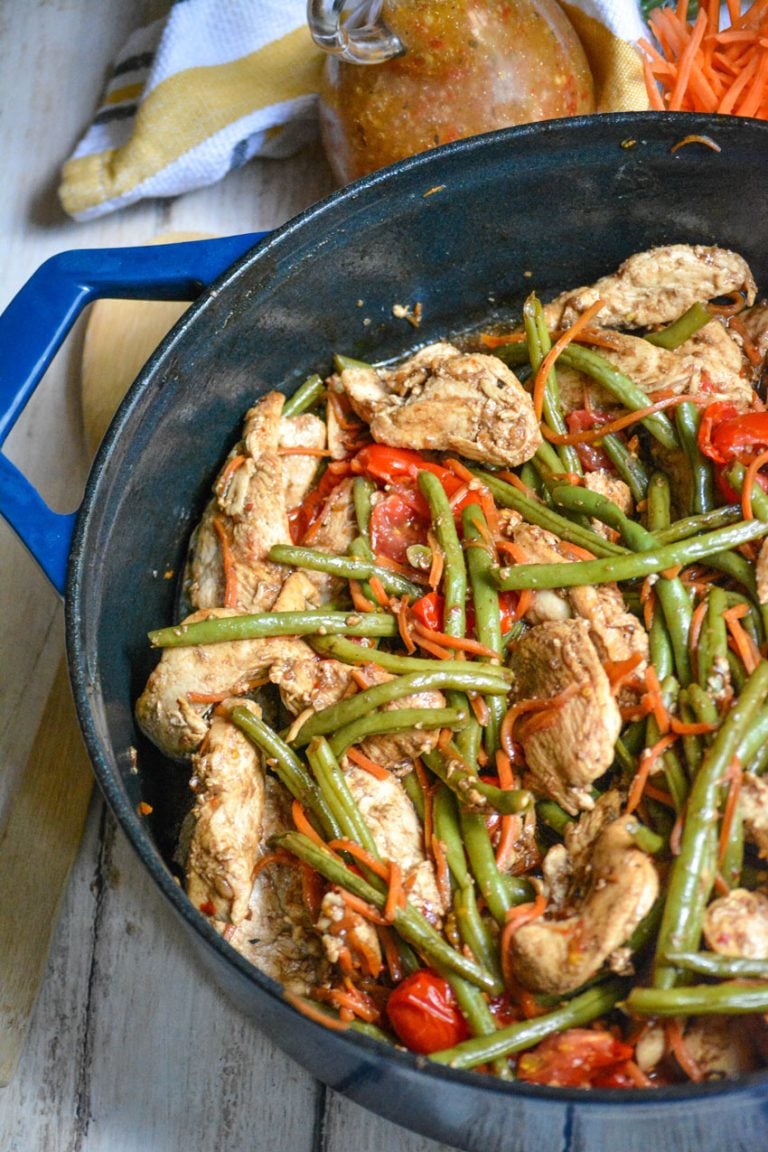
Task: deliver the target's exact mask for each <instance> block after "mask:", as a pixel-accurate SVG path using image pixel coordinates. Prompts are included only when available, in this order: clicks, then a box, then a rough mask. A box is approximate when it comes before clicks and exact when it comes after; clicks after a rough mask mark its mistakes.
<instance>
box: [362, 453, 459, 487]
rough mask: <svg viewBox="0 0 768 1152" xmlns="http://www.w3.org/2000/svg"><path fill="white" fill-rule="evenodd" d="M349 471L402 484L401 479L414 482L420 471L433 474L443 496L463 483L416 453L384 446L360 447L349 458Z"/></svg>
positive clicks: (448, 471) (440, 466) (441, 467)
mask: <svg viewBox="0 0 768 1152" xmlns="http://www.w3.org/2000/svg"><path fill="white" fill-rule="evenodd" d="M352 471H353V472H361V473H363V474H364V475H366V476H370V478H371V479H372V480H380V481H383V482H384V483H385V484H401V483H402V482H403V481H404V480H411V481H415V480H416V478H417V476H418V474H419V472H432V473H433V475H435V476H437V478H438V479H439V481H440V483H441V484H442V485H443V488H444V489H445V492H446V495H448V496H453V494H454V492H457V491H458V490H459V488H461V485H462V481H461V480H459V478H458V476H455V475H454V474H453V472H451V471H450V470H449V469H448V468H443V466H442V465H441V464H433V462H432V461H431V460H427V459H425V457H424V456H422V455H421V453H419V452H414V451H412V450H411V449H410V448H390V447H389V446H388V445H387V444H368V445H367V446H366V447H365V448H361V449H360V451H359V452H358V453H357V455H356V456H354V457H353V459H352Z"/></svg>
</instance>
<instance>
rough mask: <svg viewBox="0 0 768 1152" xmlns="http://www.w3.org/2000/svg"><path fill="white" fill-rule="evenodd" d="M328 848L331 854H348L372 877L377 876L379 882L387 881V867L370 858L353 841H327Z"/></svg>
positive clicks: (379, 861)
mask: <svg viewBox="0 0 768 1152" xmlns="http://www.w3.org/2000/svg"><path fill="white" fill-rule="evenodd" d="M328 847H329V848H330V849H331V851H332V852H348V853H349V855H350V856H352V857H354V859H355V860H357V861H358V863H359V864H363V865H364V866H365V867H366V868H368V869H369V870H370V871H371V872H373V873H374V875H376V876H378V877H379V879H380V880H387V879H389V871H388V868H387V865H386V864H383V863H382V861H381V860H377V859H376V857H375V856H372V855H371V853H370V852H368V851H366V849H365V848H361V847H360V845H359V844H356V843H355V842H354V840H347V839H346V838H345V837H342V838H340V839H338V840H329V841H328Z"/></svg>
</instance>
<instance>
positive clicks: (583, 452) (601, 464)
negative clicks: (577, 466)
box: [565, 408, 614, 472]
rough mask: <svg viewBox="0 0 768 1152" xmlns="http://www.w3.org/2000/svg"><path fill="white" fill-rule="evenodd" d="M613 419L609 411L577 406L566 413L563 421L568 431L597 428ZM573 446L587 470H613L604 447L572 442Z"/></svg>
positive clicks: (583, 430)
mask: <svg viewBox="0 0 768 1152" xmlns="http://www.w3.org/2000/svg"><path fill="white" fill-rule="evenodd" d="M613 419H614V417H613V415H612V414H611V413H610V412H603V411H601V410H599V409H598V410H591V409H589V408H577V409H576V410H575V411H574V412H569V413H568V414H567V416H566V417H565V422H566V425H567V427H568V431H569V432H586V431H587V429H592V428H598V427H599V426H600V425H601V424H607V423H608V421H609V420H613ZM574 448H575V449H576V453H577V455H578V457H579V460H581V463H582V465H583V466H584V467H585V468H586V469H587V471H588V472H599V471H600V470H601V469H602V470H607V471H608V472H611V471H612V470H613V464H612V463H611V460H610V457H609V456H608V454H607V452H606V451H605V449H604V448H601V447H600V446H599V445H598V444H574Z"/></svg>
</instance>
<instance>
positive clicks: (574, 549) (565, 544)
mask: <svg viewBox="0 0 768 1152" xmlns="http://www.w3.org/2000/svg"><path fill="white" fill-rule="evenodd" d="M560 550H561V552H564V553H565V554H566V556H570V557H571V559H572V560H594V559H595V555H594V553H593V552H590V551H588V549H586V548H581V547H580V546H579V545H578V544H572V543H571V541H570V540H561V541H560Z"/></svg>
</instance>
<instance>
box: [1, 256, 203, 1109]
mask: <svg viewBox="0 0 768 1152" xmlns="http://www.w3.org/2000/svg"><path fill="white" fill-rule="evenodd" d="M202 238H203V234H201V233H172V234H168V235H165V236H159V237H157V238H156V239H154V240H152V241H150V243H152V244H161V243H166V244H168V243H173V242H175V241H183V240H196V239H202ZM188 307H189V305H188V304H186V303H168V302H161V303H158V302H152V301H136V300H99V301H98V302H97V303H96V304H94V306H93V308H92V309H91V313H90V316H89V318H88V324H87V327H86V331H85V339H84V344H83V359H82V372H81V392H82V413H83V427H84V431H85V439H86V443H87V445H88V448H89V451H90V452H92V453H93V452H95V450H96V448H97V447H98V445H99V442H100V440H101V437H102V436H103V434H104V432H105V431H106V428H107V426H108V424H109V422H110V420H111V418H112V415H113V413H114V411H115V409H116V408H117V406H118V404H119V403H120V400H121V399H122V398H123V396H124V395H125V392H126V391H127V389H128V387H129V385H130V384H131V383H132V382H133V380H134V379H135V378H136V376H137V375H138V372H139V370H140V368H141V367H142V365H143V364H144V363H145V361H146V360H147V358H148V357H149V355H150V354H151V353H152V352H153V351H154V349H155V348H156V347H157V345H158V344H159V343H160V341H161V340H162V338H163V337H164V336H165V334H166V332H168V330H169V329H170V328H171V327H172V326H173V324H175V323H176V320H177V319H178V318H179V316H180V315H181V314H182V312H184V311H185V310H186V309H187V308H188ZM92 783H93V775H92V772H91V766H90V763H89V761H88V757H87V754H86V751H85V747H84V745H83V741H82V738H81V735H80V727H79V724H78V721H77V716H76V714H75V708H74V704H73V701H72V694H71V691H70V685H69V674H68V671H67V666H66V661H65V660H63V659H62V661H61V663H60V664H59V667H58V669H57V671H56V676H55V678H54V682H53V686H52V688H51V692H50V695H49V697H48V700H47V703H46V705H45V708H44V711H43V716H42V719H41V721H40V726H39V728H38V731H37V735H36V737H35V740H34V743H33V746H32V751H31V753H30V756H29V759H28V761H27V764H26V767H25V770H24V773H23V775H22V778H21V783H20V785H19V788H18V791H17V793H16V795H15V796H14V797H13V799H12V801H11V805H10V811H9V815H8V817H7V820H6V824H5V827H4V828H3V829H2V831H1V832H0V886H2V892H3V898H2V899H0V941H2V947H0V1087H2V1086H3V1085H5V1084H8V1083H9V1081H10V1079H11V1077H12V1076H13V1073H14V1071H15V1069H16V1065H17V1063H18V1060H19V1056H20V1054H21V1051H22V1048H23V1046H24V1039H25V1036H26V1033H27V1027H28V1024H29V1021H30V1018H31V1015H32V1011H33V1008H34V1005H35V1000H36V998H37V993H38V989H39V988H40V985H41V984H42V981H43V978H44V976H45V971H46V966H47V962H48V951H49V948H50V944H51V940H52V938H53V933H54V931H55V928H56V923H57V920H58V914H59V909H60V906H61V901H62V897H63V895H64V892H65V890H66V886H67V880H68V878H69V874H70V871H71V869H72V865H73V864H74V861H75V858H76V856H77V852H78V848H79V845H80V840H81V838H82V834H83V829H84V827H85V819H86V815H87V812H88V803H89V799H90V796H91V792H92ZM33 830H34V831H33ZM32 839H34V848H32V847H31V840H32Z"/></svg>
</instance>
